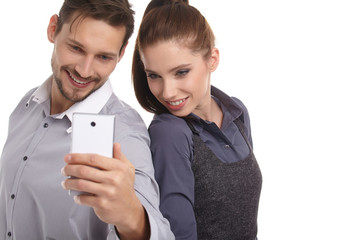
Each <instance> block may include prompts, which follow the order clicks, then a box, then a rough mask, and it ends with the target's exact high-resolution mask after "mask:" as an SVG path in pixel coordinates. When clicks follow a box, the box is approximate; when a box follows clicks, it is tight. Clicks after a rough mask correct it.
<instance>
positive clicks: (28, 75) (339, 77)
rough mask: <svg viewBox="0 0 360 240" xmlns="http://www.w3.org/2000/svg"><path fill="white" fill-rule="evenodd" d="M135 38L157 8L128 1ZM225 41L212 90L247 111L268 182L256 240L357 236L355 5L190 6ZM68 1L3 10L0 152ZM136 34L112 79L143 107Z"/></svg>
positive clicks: (359, 22)
mask: <svg viewBox="0 0 360 240" xmlns="http://www.w3.org/2000/svg"><path fill="white" fill-rule="evenodd" d="M131 2H132V3H133V6H134V10H136V14H137V15H136V29H137V26H138V25H139V23H140V18H141V17H142V14H143V11H144V9H145V7H146V4H147V3H148V1H145V0H131ZM190 3H192V4H194V6H196V7H198V8H199V10H200V11H201V12H202V13H203V14H204V15H205V16H206V18H207V19H208V21H209V22H210V24H211V26H212V28H213V30H214V32H215V35H216V36H217V47H218V48H219V49H220V54H221V61H220V66H219V68H218V69H217V71H216V72H215V73H214V74H213V76H212V83H213V84H214V85H215V86H217V87H219V88H221V89H222V90H223V91H225V92H227V93H228V94H229V95H232V96H236V97H238V98H240V99H241V100H242V101H243V102H244V103H245V104H246V106H247V107H248V109H249V112H250V117H251V123H252V132H253V141H254V150H255V154H256V156H257V159H258V162H259V164H260V167H261V169H262V173H263V178H264V179H263V181H264V182H263V191H262V195H261V201H260V209H259V234H258V236H259V239H260V240H265V239H270V240H280V239H284V240H285V239H286V240H287V239H291V240H297V239H299V240H305V239H306V240H309V239H314V240H315V239H316V240H319V239H341V240H342V239H360V232H359V230H357V229H358V227H359V223H360V207H359V206H360V194H359V191H360V190H359V183H360V176H359V175H360V174H359V173H358V172H359V164H358V162H359V160H360V154H359V143H360V140H359V137H360V127H359V125H360V114H359V106H358V105H359V103H360V97H359V93H358V91H359V87H358V85H359V84H358V83H359V79H360V73H359V70H360V67H359V66H360V14H359V13H360V7H359V3H358V1H355V0H354V1H351V0H341V1H340V0H302V1H294V0H292V1H290V0H288V1H285V0H273V1H265V0H257V1H230V0H225V1H215V0H197V1H196V0H193V1H190ZM61 4H62V1H60V0H51V1H49V0H37V1H26V0H20V1H5V2H3V3H2V4H1V9H0V31H1V35H0V36H1V42H0V54H1V57H0V67H1V87H0V98H1V99H0V103H1V117H0V124H1V126H2V130H1V132H0V145H1V146H3V144H4V142H5V140H6V135H7V124H8V116H9V114H10V113H11V111H12V110H13V108H14V107H15V106H16V105H17V103H18V101H19V100H20V98H21V97H22V96H23V95H24V94H25V93H26V92H27V91H28V90H29V89H31V88H33V87H35V86H38V85H40V84H41V83H42V82H43V81H44V80H45V79H46V78H47V77H48V76H49V75H50V74H51V69H50V58H51V53H52V47H53V46H52V44H50V43H49V42H48V40H47V36H46V27H47V24H48V21H49V19H50V16H51V15H52V14H53V13H57V12H58V10H59V8H60V5H61ZM135 36H136V31H135V33H134V35H133V37H132V38H131V39H130V44H129V46H128V49H127V52H126V54H125V57H124V58H123V60H122V62H121V63H120V64H119V65H118V67H117V69H116V71H115V72H114V73H113V75H112V77H111V79H112V84H113V86H114V89H115V93H116V94H117V95H118V96H119V97H120V98H121V99H123V100H125V101H126V102H127V103H129V104H130V105H132V106H133V107H134V108H136V109H137V110H138V111H139V112H140V114H141V115H142V117H143V118H144V120H145V122H146V123H147V124H149V122H150V121H151V118H152V115H151V114H149V113H146V112H144V111H143V110H142V109H141V108H140V107H139V105H138V104H137V102H136V99H135V97H134V93H133V89H132V85H131V79H130V71H131V57H132V51H133V46H134V41H135Z"/></svg>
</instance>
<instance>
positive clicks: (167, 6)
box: [132, 0, 262, 240]
mask: <svg viewBox="0 0 360 240" xmlns="http://www.w3.org/2000/svg"><path fill="white" fill-rule="evenodd" d="M214 42H215V37H214V34H213V32H212V30H211V28H210V26H209V24H208V23H207V21H206V19H205V18H204V17H203V16H202V15H201V13H200V12H199V11H198V10H197V9H195V8H194V7H192V6H190V5H189V3H188V1H175V0H173V1H171V0H168V1H166V0H157V1H151V2H150V3H149V5H148V7H147V9H146V10H145V13H144V17H143V19H142V23H141V25H140V28H139V33H138V37H137V41H136V46H135V51H134V57H133V69H132V74H133V83H134V89H135V94H136V97H137V99H138V101H139V103H140V104H141V105H142V107H144V108H145V109H146V110H147V111H149V112H152V113H155V116H154V119H153V121H152V122H151V124H150V126H149V133H150V136H151V141H152V143H151V151H152V154H153V161H154V166H155V176H156V179H157V181H158V183H159V186H160V192H161V202H160V210H161V211H162V213H163V214H164V216H165V217H166V218H167V219H168V220H169V222H170V225H171V229H172V231H173V232H174V234H175V236H176V238H177V239H206V240H209V239H222V240H223V239H251V240H254V239H256V235H257V211H258V204H259V196H260V191H261V183H262V177H261V173H260V169H259V166H258V164H257V162H256V159H255V157H254V154H253V151H252V140H251V132H250V122H249V115H248V112H247V110H246V108H245V106H244V105H243V103H242V102H241V101H240V100H238V99H236V98H231V97H229V96H227V95H226V94H225V93H223V92H221V91H220V90H219V89H217V88H215V87H213V86H211V84H210V76H211V73H212V72H213V71H215V70H216V68H217V66H218V63H219V51H218V49H216V48H215V47H214Z"/></svg>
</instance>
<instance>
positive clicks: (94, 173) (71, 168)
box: [61, 164, 103, 182]
mask: <svg viewBox="0 0 360 240" xmlns="http://www.w3.org/2000/svg"><path fill="white" fill-rule="evenodd" d="M61 173H62V174H63V175H64V176H72V177H77V178H82V179H85V180H91V181H94V182H100V181H101V179H102V178H103V172H102V170H99V169H98V168H94V167H89V166H86V165H76V164H67V165H65V166H64V167H63V169H62V170H61Z"/></svg>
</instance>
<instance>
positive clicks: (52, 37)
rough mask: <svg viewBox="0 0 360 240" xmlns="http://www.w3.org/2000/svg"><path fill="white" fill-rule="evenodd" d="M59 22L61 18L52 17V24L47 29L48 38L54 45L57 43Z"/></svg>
mask: <svg viewBox="0 0 360 240" xmlns="http://www.w3.org/2000/svg"><path fill="white" fill-rule="evenodd" d="M58 20H59V16H58V15H56V14H54V15H52V16H51V18H50V22H49V25H48V28H47V36H48V39H49V41H50V42H51V43H54V41H55V32H56V27H57V23H58Z"/></svg>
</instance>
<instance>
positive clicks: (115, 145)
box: [113, 143, 122, 159]
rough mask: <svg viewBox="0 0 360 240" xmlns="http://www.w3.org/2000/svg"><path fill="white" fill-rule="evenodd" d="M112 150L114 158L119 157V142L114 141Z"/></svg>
mask: <svg viewBox="0 0 360 240" xmlns="http://www.w3.org/2000/svg"><path fill="white" fill-rule="evenodd" d="M113 152H114V158H116V159H121V155H122V153H121V146H120V143H114V147H113Z"/></svg>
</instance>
